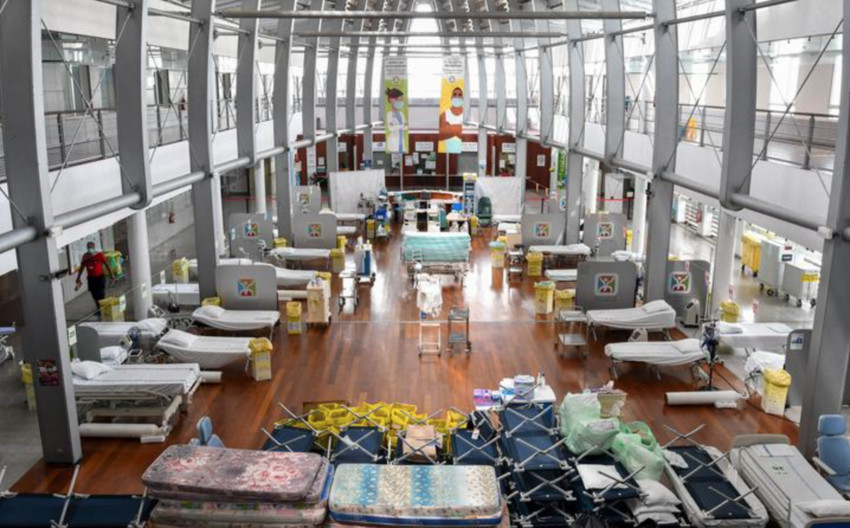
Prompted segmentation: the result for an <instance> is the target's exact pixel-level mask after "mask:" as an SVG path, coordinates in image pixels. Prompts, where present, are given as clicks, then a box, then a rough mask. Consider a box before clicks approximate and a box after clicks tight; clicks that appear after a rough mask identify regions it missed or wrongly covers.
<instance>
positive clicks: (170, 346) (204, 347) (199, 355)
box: [154, 329, 251, 370]
mask: <svg viewBox="0 0 850 528" xmlns="http://www.w3.org/2000/svg"><path fill="white" fill-rule="evenodd" d="M250 344H251V338H250V337H218V336H202V335H196V334H190V333H188V332H183V331H182V330H176V329H172V330H169V331H168V333H167V334H165V335H164V336H162V338H161V339H160V340H159V341H158V342H157V344H156V345H155V346H154V349H155V350H159V351H162V352H164V353H166V354H168V356H169V357H170V358H171V359H173V360H175V361H176V362H178V363H197V364H198V365H200V367H201V368H202V369H209V370H218V369H220V368H222V367H225V366H227V365H230V364H231V363H236V362H243V363H244V362H245V361H247V360H248V358H249V357H250V355H251V348H250V346H249V345H250Z"/></svg>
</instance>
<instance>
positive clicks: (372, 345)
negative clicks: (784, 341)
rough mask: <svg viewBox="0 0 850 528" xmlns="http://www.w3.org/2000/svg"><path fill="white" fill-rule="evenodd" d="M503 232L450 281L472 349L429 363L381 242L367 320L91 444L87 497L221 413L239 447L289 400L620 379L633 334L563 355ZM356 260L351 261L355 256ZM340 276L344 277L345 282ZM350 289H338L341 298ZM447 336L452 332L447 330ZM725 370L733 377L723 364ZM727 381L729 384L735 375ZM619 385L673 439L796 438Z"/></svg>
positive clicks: (54, 483) (284, 347)
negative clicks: (152, 435)
mask: <svg viewBox="0 0 850 528" xmlns="http://www.w3.org/2000/svg"><path fill="white" fill-rule="evenodd" d="M490 240H491V234H490V233H485V234H484V235H483V236H480V237H477V238H476V239H475V240H474V253H473V257H472V271H471V273H470V275H469V277H468V279H467V281H466V285H465V287H464V288H460V287H459V286H458V285H456V284H454V283H453V282H452V281H451V279H445V281H446V287H445V288H444V289H443V307H444V317H445V314H446V313H447V312H448V309H449V307H450V306H452V305H466V306H469V308H470V312H471V319H472V323H471V339H472V354H471V355H470V356H466V355H455V356H447V355H446V354H444V355H443V357H441V358H438V357H425V358H421V359H420V358H419V357H418V356H417V353H416V344H417V339H418V325H417V323H416V317H417V309H416V303H415V295H414V290H413V289H412V288H411V286H410V284H409V283H408V281H407V276H406V271H405V269H404V268H403V267H402V265H401V264H400V262H399V244H400V239H399V237H396V238H394V239H392V240H391V241H389V242H385V243H381V244H379V245H378V246H376V253H377V262H378V278H377V281H376V283H375V285H374V286H372V287H371V288H370V287H361V289H360V292H361V303H360V306H359V307H358V308H357V311H356V313H350V312H346V313H343V314H339V315H338V314H336V313H335V314H334V320H333V323H332V324H331V326H330V327H329V328H327V329H324V330H322V329H310V330H308V331H306V332H305V333H304V334H302V335H301V336H287V335H285V331H284V330H285V329H281V330H279V331H278V332H277V335H276V338H275V346H276V349H275V350H276V352H275V354H274V357H273V365H274V379H273V380H272V381H266V382H254V381H253V380H252V379H251V378H250V376H248V375H247V374H245V373H244V372H243V371H242V368H241V366H236V367H234V368H231V369H229V370H227V371H225V373H224V377H223V381H222V383H221V384H218V385H206V386H202V387H201V388H200V389H199V390H198V392H197V394H196V395H195V398H194V403H193V405H192V406H191V408H190V409H189V412H188V414H186V415H183V416H182V417H181V419H180V421H179V423H177V425H176V427H175V430H174V432H173V433H172V434H171V436H170V437H169V438H168V442H167V443H166V444H146V445H145V444H140V443H139V442H137V441H134V440H108V439H103V440H101V439H84V441H83V451H84V459H83V461H82V470H81V473H80V477H79V480H78V482H77V490H78V491H80V492H81V493H137V492H141V491H142V483H141V479H140V477H141V474H142V473H143V472H144V470H145V468H147V466H148V465H149V464H150V463H151V462H152V461H153V460H154V459H155V458H156V457H157V456H158V455H159V453H160V452H161V451H162V450H163V449H164V448H165V446H166V445H168V444H170V443H185V442H186V441H188V440H189V439H190V438H192V437H193V436H195V423H196V422H197V421H198V419H199V418H200V417H202V416H204V415H209V416H210V417H211V418H212V420H213V422H214V425H215V431H216V433H218V434H219V436H221V437H222V439H223V440H224V442H225V443H226V444H227V445H228V446H230V447H237V448H248V449H252V448H258V447H260V446H261V445H262V443H263V440H264V436H263V434H262V433H261V432H260V427H263V426H265V427H267V428H270V427H271V426H272V424H273V422H274V421H275V420H276V419H280V418H282V417H283V416H284V413H283V411H282V410H281V409H280V408H279V407H278V405H277V402H282V403H283V404H285V405H286V406H288V407H289V408H291V409H294V410H297V411H300V409H301V407H302V403H303V402H307V401H321V400H349V401H350V402H352V403H358V402H361V401H369V402H376V401H386V402H391V401H401V402H410V403H415V404H417V405H419V406H420V409H423V410H427V411H428V412H429V413H430V412H433V411H436V410H438V409H444V408H446V407H449V406H455V407H458V408H460V409H464V410H469V409H471V407H472V391H473V389H475V388H495V387H497V385H498V382H499V380H500V379H502V378H504V377H512V376H514V375H515V374H518V373H527V374H535V375H536V374H537V373H538V372H544V373H545V374H546V380H547V382H548V383H549V384H550V385H552V386H553V388H554V389H555V393H556V394H557V395H558V396H559V397H561V396H563V395H564V394H565V393H567V392H570V391H572V392H576V391H581V390H582V389H584V388H587V387H596V386H599V385H602V384H604V383H606V382H607V381H608V380H609V379H610V375H609V371H608V361H607V360H606V358H605V356H604V353H603V347H604V344H605V343H607V342H612V341H622V340H624V339H625V338H626V337H627V335H626V334H623V333H615V332H610V333H607V334H600V335H599V341H598V342H594V343H591V347H590V353H589V357H588V358H587V359H580V358H573V359H561V358H559V357H558V356H557V354H556V352H555V351H554V347H553V343H554V327H553V323H552V321H551V319H544V318H535V316H534V315H533V280H532V279H529V278H526V279H525V280H524V282H523V283H522V284H518V283H514V284H510V285H509V284H508V283H507V281H506V280H504V279H503V278H502V277H501V274H498V275H494V274H493V273H492V270H491V267H490V257H489V247H488V243H489V242H490ZM349 258H351V255H350V254H349ZM335 280H336V279H335ZM338 287H339V285H338V284H336V283H335V284H334V292H336V291H337V290H338ZM444 336H445V332H444ZM720 374H721V375H722V376H724V377H726V378H729V379H732V375H731V374H730V373H728V372H727V371H725V370H724V369H722V368H721V369H720ZM717 385H719V386H720V387H721V388H723V387H728V385H726V383H725V382H724V381H723V380H719V381H718V383H717ZM616 386H617V387H618V388H621V389H623V390H625V391H627V392H628V393H629V396H628V402H627V405H626V408H625V410H624V416H623V418H624V419H625V420H627V421H629V420H643V421H646V422H647V423H649V425H650V426H651V427H652V428H653V430H654V431H655V433H656V435H657V436H658V437H659V439H660V440H664V439H666V438H669V434H668V433H667V431H666V430H665V429H664V427H663V425H664V424H667V425H670V426H672V427H674V428H676V429H678V430H680V431H688V430H690V429H692V428H694V427H696V426H698V425H700V424H702V423H705V424H707V427H706V428H705V429H704V432H703V433H701V436H700V437H699V440H700V441H702V442H705V443H710V444H713V445H716V446H717V447H720V448H722V449H726V448H728V447H729V445H730V442H731V440H732V438H733V437H734V436H735V435H737V434H740V433H783V434H787V435H789V436H791V437H792V440H794V439H795V437H796V427H795V426H794V425H793V424H791V423H790V422H788V421H786V420H784V419H781V418H777V417H772V416H768V415H766V414H764V413H762V412H761V411H759V410H757V409H756V408H755V407H753V406H752V405H749V404H743V405H742V406H741V409H740V410H716V409H714V408H713V407H680V408H673V407H667V406H665V404H664V393H665V392H667V391H676V390H692V389H693V388H694V384H693V382H692V380H691V376H690V372H689V369H688V368H687V367H674V368H668V369H665V370H663V371H662V375H661V380H660V381H659V380H658V379H657V378H656V377H655V376H654V375H653V374H651V373H650V372H649V371H647V370H646V369H644V368H642V367H639V366H628V365H626V366H623V367H621V368H620V379H619V381H618V382H617V384H616ZM71 474H72V470H71V468H67V467H51V466H47V465H46V464H44V463H43V462H39V463H38V464H36V465H35V466H34V467H33V468H32V469H31V470H30V471H29V472H28V473H27V474H26V475H25V476H24V477H23V478H22V479H21V480H20V481H18V483H17V484H16V485H15V486H14V488H13V489H14V490H15V491H20V492H61V491H63V490H65V489H66V486H67V485H68V482H69V480H70V477H71Z"/></svg>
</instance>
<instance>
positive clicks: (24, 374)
mask: <svg viewBox="0 0 850 528" xmlns="http://www.w3.org/2000/svg"><path fill="white" fill-rule="evenodd" d="M21 381H22V382H23V383H24V390H25V391H26V394H27V409H29V410H31V411H34V410H35V387H34V386H33V382H32V367H31V366H30V364H29V363H21Z"/></svg>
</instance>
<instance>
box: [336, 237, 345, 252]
mask: <svg viewBox="0 0 850 528" xmlns="http://www.w3.org/2000/svg"><path fill="white" fill-rule="evenodd" d="M346 245H348V239H347V238H345V235H339V236H337V237H336V247H337V248H339V249H341V250H343V251H345V246H346Z"/></svg>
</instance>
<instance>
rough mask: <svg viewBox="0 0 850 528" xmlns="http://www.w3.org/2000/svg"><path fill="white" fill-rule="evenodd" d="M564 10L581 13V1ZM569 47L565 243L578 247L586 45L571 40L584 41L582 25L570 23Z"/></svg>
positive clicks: (566, 5)
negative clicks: (578, 149) (580, 149)
mask: <svg viewBox="0 0 850 528" xmlns="http://www.w3.org/2000/svg"><path fill="white" fill-rule="evenodd" d="M564 9H578V0H565V1H564ZM567 36H568V37H569V39H570V40H571V41H570V42H569V43H568V44H567V48H568V50H569V65H570V100H569V105H570V129H569V139H568V140H567V143H568V145H569V148H568V149H567V177H566V180H567V181H566V182H565V186H566V197H567V207H566V215H567V228H566V236H565V242H566V243H567V244H577V243H578V242H579V241H580V237H579V233H580V224H581V217H582V195H581V193H582V186H583V180H584V174H583V173H584V157H583V156H582V155H580V154H578V153H577V152H575V151H574V150H573V149H576V148H581V147H584V125H585V123H584V105H585V100H584V95H585V94H584V89H585V88H584V44H582V43H581V42H576V41H573V40H572V39H576V38H580V37H581V21H579V20H568V21H567Z"/></svg>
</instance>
